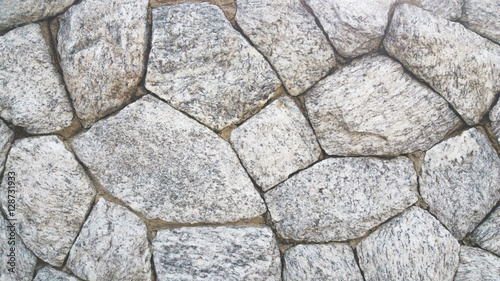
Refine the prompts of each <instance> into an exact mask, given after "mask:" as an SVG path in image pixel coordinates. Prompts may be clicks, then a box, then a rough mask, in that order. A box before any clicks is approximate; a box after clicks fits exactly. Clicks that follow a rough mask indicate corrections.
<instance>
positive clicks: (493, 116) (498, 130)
mask: <svg viewBox="0 0 500 281" xmlns="http://www.w3.org/2000/svg"><path fill="white" fill-rule="evenodd" d="M490 120H491V129H492V130H493V133H494V134H495V136H496V137H497V140H498V142H500V102H498V103H497V105H495V107H493V109H492V110H491V111H490Z"/></svg>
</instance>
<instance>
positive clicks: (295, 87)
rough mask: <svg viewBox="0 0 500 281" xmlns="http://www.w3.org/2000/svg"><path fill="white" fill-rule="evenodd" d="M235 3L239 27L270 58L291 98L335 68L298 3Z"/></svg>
mask: <svg viewBox="0 0 500 281" xmlns="http://www.w3.org/2000/svg"><path fill="white" fill-rule="evenodd" d="M236 4H237V7H238V9H237V13H236V21H237V22H238V25H239V26H240V27H241V29H242V30H243V32H244V33H245V34H246V35H247V36H248V37H249V38H250V40H251V41H252V42H253V44H254V45H255V47H256V48H257V49H258V50H259V51H261V52H262V54H264V56H266V57H267V58H268V59H269V62H270V63H271V64H272V65H273V66H274V69H276V72H277V73H278V75H279V76H280V77H281V80H282V81H283V84H284V86H285V88H286V89H287V90H288V92H289V93H290V94H291V95H293V96H296V95H299V94H301V93H303V92H304V91H305V90H307V89H308V88H310V87H311V86H312V85H313V84H314V83H316V82H317V81H318V80H320V79H321V78H322V77H323V76H325V75H326V74H327V73H328V71H329V70H330V69H331V68H332V67H334V66H335V54H334V52H333V49H332V47H331V46H330V44H329V42H328V39H327V38H326V37H325V36H324V35H323V32H322V31H321V29H319V27H318V26H317V25H316V23H315V22H314V17H313V16H312V15H311V14H309V13H308V12H307V11H306V9H305V8H304V7H303V6H302V4H301V3H300V1H299V0H286V1H283V0H267V1H255V0H242V1H237V2H236Z"/></svg>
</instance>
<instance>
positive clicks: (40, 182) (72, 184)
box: [0, 136, 95, 267]
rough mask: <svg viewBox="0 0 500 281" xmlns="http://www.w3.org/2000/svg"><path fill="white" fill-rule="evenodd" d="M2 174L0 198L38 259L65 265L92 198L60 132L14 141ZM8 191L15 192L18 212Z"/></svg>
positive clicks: (18, 230)
mask: <svg viewBox="0 0 500 281" xmlns="http://www.w3.org/2000/svg"><path fill="white" fill-rule="evenodd" d="M4 175H7V176H4V178H3V180H2V186H1V189H2V192H1V194H0V201H1V203H2V207H3V209H4V211H5V213H6V214H8V215H9V216H10V214H11V213H14V216H12V217H13V218H15V219H17V223H18V224H17V228H16V231H17V233H18V234H19V236H20V237H21V239H22V240H23V242H24V244H26V246H27V247H28V248H29V249H30V250H31V251H32V252H33V253H34V254H35V255H36V256H37V257H39V258H40V259H42V260H43V261H45V262H47V263H49V264H51V265H53V266H56V267H59V266H61V265H62V264H63V262H64V260H65V258H66V255H67V254H68V252H69V250H70V248H71V245H72V244H73V241H74V240H75V238H76V236H77V235H78V232H79V231H80V227H81V225H82V224H83V222H84V221H85V216H86V214H87V212H88V210H89V209H90V207H91V203H92V200H93V199H94V195H95V190H94V188H93V185H92V182H91V180H90V178H89V177H88V176H87V174H86V173H85V171H84V169H83V168H82V167H81V166H80V165H79V164H78V162H77V160H76V159H75V157H74V155H73V154H72V153H71V152H70V151H68V150H67V149H66V147H65V146H64V143H63V142H62V141H61V140H59V139H58V138H57V137H56V136H41V137H31V138H23V139H19V140H17V141H16V142H14V144H13V145H12V148H11V149H10V152H9V158H8V159H7V163H6V164H5V172H4ZM11 181H12V182H14V184H10V185H9V182H11ZM8 190H15V193H11V192H9V193H8ZM7 194H14V196H16V198H15V199H16V210H15V211H14V212H9V210H8V209H7V201H8V198H7Z"/></svg>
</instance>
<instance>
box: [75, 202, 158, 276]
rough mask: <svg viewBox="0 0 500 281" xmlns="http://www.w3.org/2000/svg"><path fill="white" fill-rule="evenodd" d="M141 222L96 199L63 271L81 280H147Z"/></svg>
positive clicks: (148, 262) (148, 271) (148, 265)
mask: <svg viewBox="0 0 500 281" xmlns="http://www.w3.org/2000/svg"><path fill="white" fill-rule="evenodd" d="M147 232H148V230H147V228H146V225H145V224H144V222H143V221H142V220H141V219H140V218H139V217H138V216H136V215H135V214H133V213H132V212H130V211H129V210H127V208H125V207H123V206H120V205H117V204H114V203H111V202H109V201H106V200H104V199H100V200H99V201H98V202H97V204H96V205H95V206H94V208H93V209H92V212H91V213H90V215H89V217H88V218H87V221H85V224H84V225H83V227H82V230H81V232H80V235H78V238H77V239H76V241H75V243H74V245H73V247H72V248H71V252H70V253H69V258H68V262H67V267H68V268H69V269H71V271H72V272H73V273H74V274H75V275H77V276H78V277H80V278H83V279H85V280H89V281H93V280H99V281H100V280H151V278H152V275H151V250H150V249H149V242H148V240H147V234H148V233H147Z"/></svg>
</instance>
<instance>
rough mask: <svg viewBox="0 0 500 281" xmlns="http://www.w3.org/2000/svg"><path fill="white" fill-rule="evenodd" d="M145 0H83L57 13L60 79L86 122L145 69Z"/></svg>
mask: <svg viewBox="0 0 500 281" xmlns="http://www.w3.org/2000/svg"><path fill="white" fill-rule="evenodd" d="M147 12H148V0H104V1H103V0H83V1H82V2H81V3H79V4H78V5H75V6H73V7H71V8H70V9H69V10H68V11H67V12H66V13H64V15H63V16H61V17H60V19H59V23H60V28H59V32H58V34H57V38H58V42H59V43H58V46H57V47H58V50H59V54H60V56H61V67H62V69H63V72H64V80H65V81H66V85H67V86H68V90H69V92H70V94H71V97H72V99H73V106H74V107H75V110H76V114H77V115H78V117H79V118H80V119H81V121H82V123H83V125H84V126H85V127H89V126H90V125H92V124H93V123H94V122H95V121H96V120H98V119H100V118H101V117H103V116H105V115H107V114H109V113H110V112H113V111H114V110H115V109H117V108H118V107H120V106H121V105H123V104H124V103H126V102H127V101H128V100H129V99H130V97H131V96H132V94H133V93H134V92H135V90H136V87H137V84H138V83H139V81H140V80H141V77H142V75H143V72H144V59H145V55H146V53H145V52H146V45H147V40H148V39H147V38H148V36H149V31H148V29H147Z"/></svg>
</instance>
